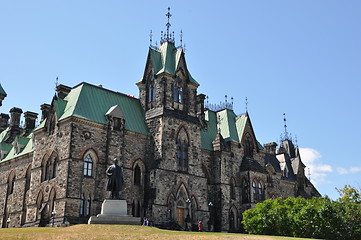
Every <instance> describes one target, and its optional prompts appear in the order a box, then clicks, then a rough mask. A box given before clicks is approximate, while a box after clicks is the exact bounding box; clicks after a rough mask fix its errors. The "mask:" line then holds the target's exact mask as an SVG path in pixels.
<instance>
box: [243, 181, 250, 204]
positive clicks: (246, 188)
mask: <svg viewBox="0 0 361 240" xmlns="http://www.w3.org/2000/svg"><path fill="white" fill-rule="evenodd" d="M242 203H249V184H248V182H247V180H246V179H243V181H242Z"/></svg>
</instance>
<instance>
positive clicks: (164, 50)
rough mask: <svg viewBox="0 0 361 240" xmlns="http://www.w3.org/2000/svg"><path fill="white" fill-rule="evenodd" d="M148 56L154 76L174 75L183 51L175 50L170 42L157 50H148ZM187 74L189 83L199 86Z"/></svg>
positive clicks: (180, 49)
mask: <svg viewBox="0 0 361 240" xmlns="http://www.w3.org/2000/svg"><path fill="white" fill-rule="evenodd" d="M149 54H150V57H151V60H152V62H153V67H154V73H155V75H158V74H161V73H168V74H170V75H175V74H176V71H177V69H178V66H179V64H180V60H181V56H182V55H183V49H182V48H176V47H175V46H174V43H172V42H164V43H162V45H161V46H160V47H159V48H158V50H155V49H153V48H149ZM187 74H188V77H189V82H190V83H193V84H195V85H197V86H199V83H198V82H197V81H196V80H195V79H194V78H193V77H192V76H191V74H190V73H189V71H188V72H187Z"/></svg>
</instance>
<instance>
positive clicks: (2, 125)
mask: <svg viewBox="0 0 361 240" xmlns="http://www.w3.org/2000/svg"><path fill="white" fill-rule="evenodd" d="M9 118H10V117H9V114H5V113H1V114H0V132H2V131H4V130H5V129H6V128H7V127H8V124H9Z"/></svg>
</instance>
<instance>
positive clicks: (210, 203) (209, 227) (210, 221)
mask: <svg viewBox="0 0 361 240" xmlns="http://www.w3.org/2000/svg"><path fill="white" fill-rule="evenodd" d="M208 208H209V220H208V231H210V232H212V231H213V229H212V228H213V216H212V215H213V214H212V212H213V211H212V210H213V203H212V202H211V201H210V202H209V203H208Z"/></svg>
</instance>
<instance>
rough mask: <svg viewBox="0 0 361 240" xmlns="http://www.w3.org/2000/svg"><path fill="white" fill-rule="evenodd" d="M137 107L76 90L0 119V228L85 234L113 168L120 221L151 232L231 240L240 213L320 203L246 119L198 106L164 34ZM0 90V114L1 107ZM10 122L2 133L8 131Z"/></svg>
mask: <svg viewBox="0 0 361 240" xmlns="http://www.w3.org/2000/svg"><path fill="white" fill-rule="evenodd" d="M136 84H137V86H138V87H139V98H134V97H132V96H127V95H124V94H122V93H119V92H115V91H112V90H109V89H105V88H103V87H102V86H94V85H92V84H89V83H85V82H83V83H80V84H78V85H76V86H74V87H68V86H64V85H58V86H57V93H56V95H55V96H54V98H53V99H52V101H51V103H50V104H42V105H41V111H42V114H41V120H40V125H38V126H35V122H36V119H37V114H36V113H34V112H29V111H27V112H25V113H24V114H23V117H24V119H25V124H24V126H20V118H21V114H22V109H19V108H15V107H14V108H12V109H11V110H10V117H9V115H8V114H3V113H2V114H1V115H0V132H1V133H0V153H1V155H0V224H1V226H2V227H20V226H24V227H27V226H51V225H52V224H55V225H57V226H58V225H62V224H67V223H69V224H78V223H86V222H87V220H88V219H89V217H90V216H92V215H96V214H98V213H100V210H101V204H102V201H103V200H104V199H105V198H107V197H108V196H109V192H106V191H105V186H106V176H105V170H106V168H107V167H108V166H109V165H110V164H111V160H112V159H114V158H118V159H119V160H120V162H121V163H122V165H123V169H124V179H125V187H124V189H123V190H122V191H121V196H122V198H123V199H125V200H126V201H127V203H128V211H129V214H131V215H133V216H136V217H140V218H141V217H143V216H147V217H149V218H150V219H151V220H152V221H153V223H154V224H155V225H158V226H162V225H163V226H165V225H166V226H168V227H172V228H176V229H177V228H178V229H182V228H183V229H191V228H192V227H194V225H195V224H196V223H197V221H198V220H202V221H203V223H204V228H205V229H206V230H214V231H234V232H236V231H242V226H241V224H240V222H241V219H242V212H243V211H244V210H246V209H248V208H251V207H254V206H255V204H256V203H257V202H261V201H263V200H265V199H268V198H276V197H282V198H286V197H289V196H303V197H306V198H310V197H313V196H320V194H319V193H318V191H317V190H316V189H315V187H314V186H313V185H312V184H311V182H310V181H309V180H308V179H307V178H306V177H305V172H304V169H305V165H304V164H303V163H302V160H301V156H300V154H299V150H298V147H296V146H294V144H293V143H292V141H291V139H290V138H288V137H287V136H285V137H284V139H283V140H282V141H281V143H280V146H279V148H277V144H276V143H275V142H271V143H268V144H265V145H264V146H262V145H261V144H260V143H259V142H258V141H257V139H256V137H255V133H254V130H253V127H252V124H251V119H250V116H249V114H248V113H247V112H246V113H245V114H242V115H239V116H237V115H236V114H235V113H234V112H233V110H232V108H231V107H230V105H229V104H225V105H224V108H221V109H211V108H210V107H207V106H205V104H204V100H205V95H203V94H198V93H197V88H198V86H199V83H198V82H197V81H196V80H195V79H194V78H193V77H192V76H191V74H190V72H189V70H188V68H187V64H186V59H185V55H184V51H183V49H182V47H175V43H174V38H173V36H172V34H169V28H168V29H167V32H166V33H165V34H164V36H162V41H161V45H160V47H158V48H157V47H153V46H151V47H150V48H149V52H148V56H147V60H146V66H145V70H144V74H143V76H142V78H141V79H140V81H138V82H137V83H136ZM6 96H7V95H6V92H5V91H4V89H3V88H2V87H1V85H0V102H1V101H2V100H3V99H4V98H5V97H6ZM9 119H10V121H9Z"/></svg>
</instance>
